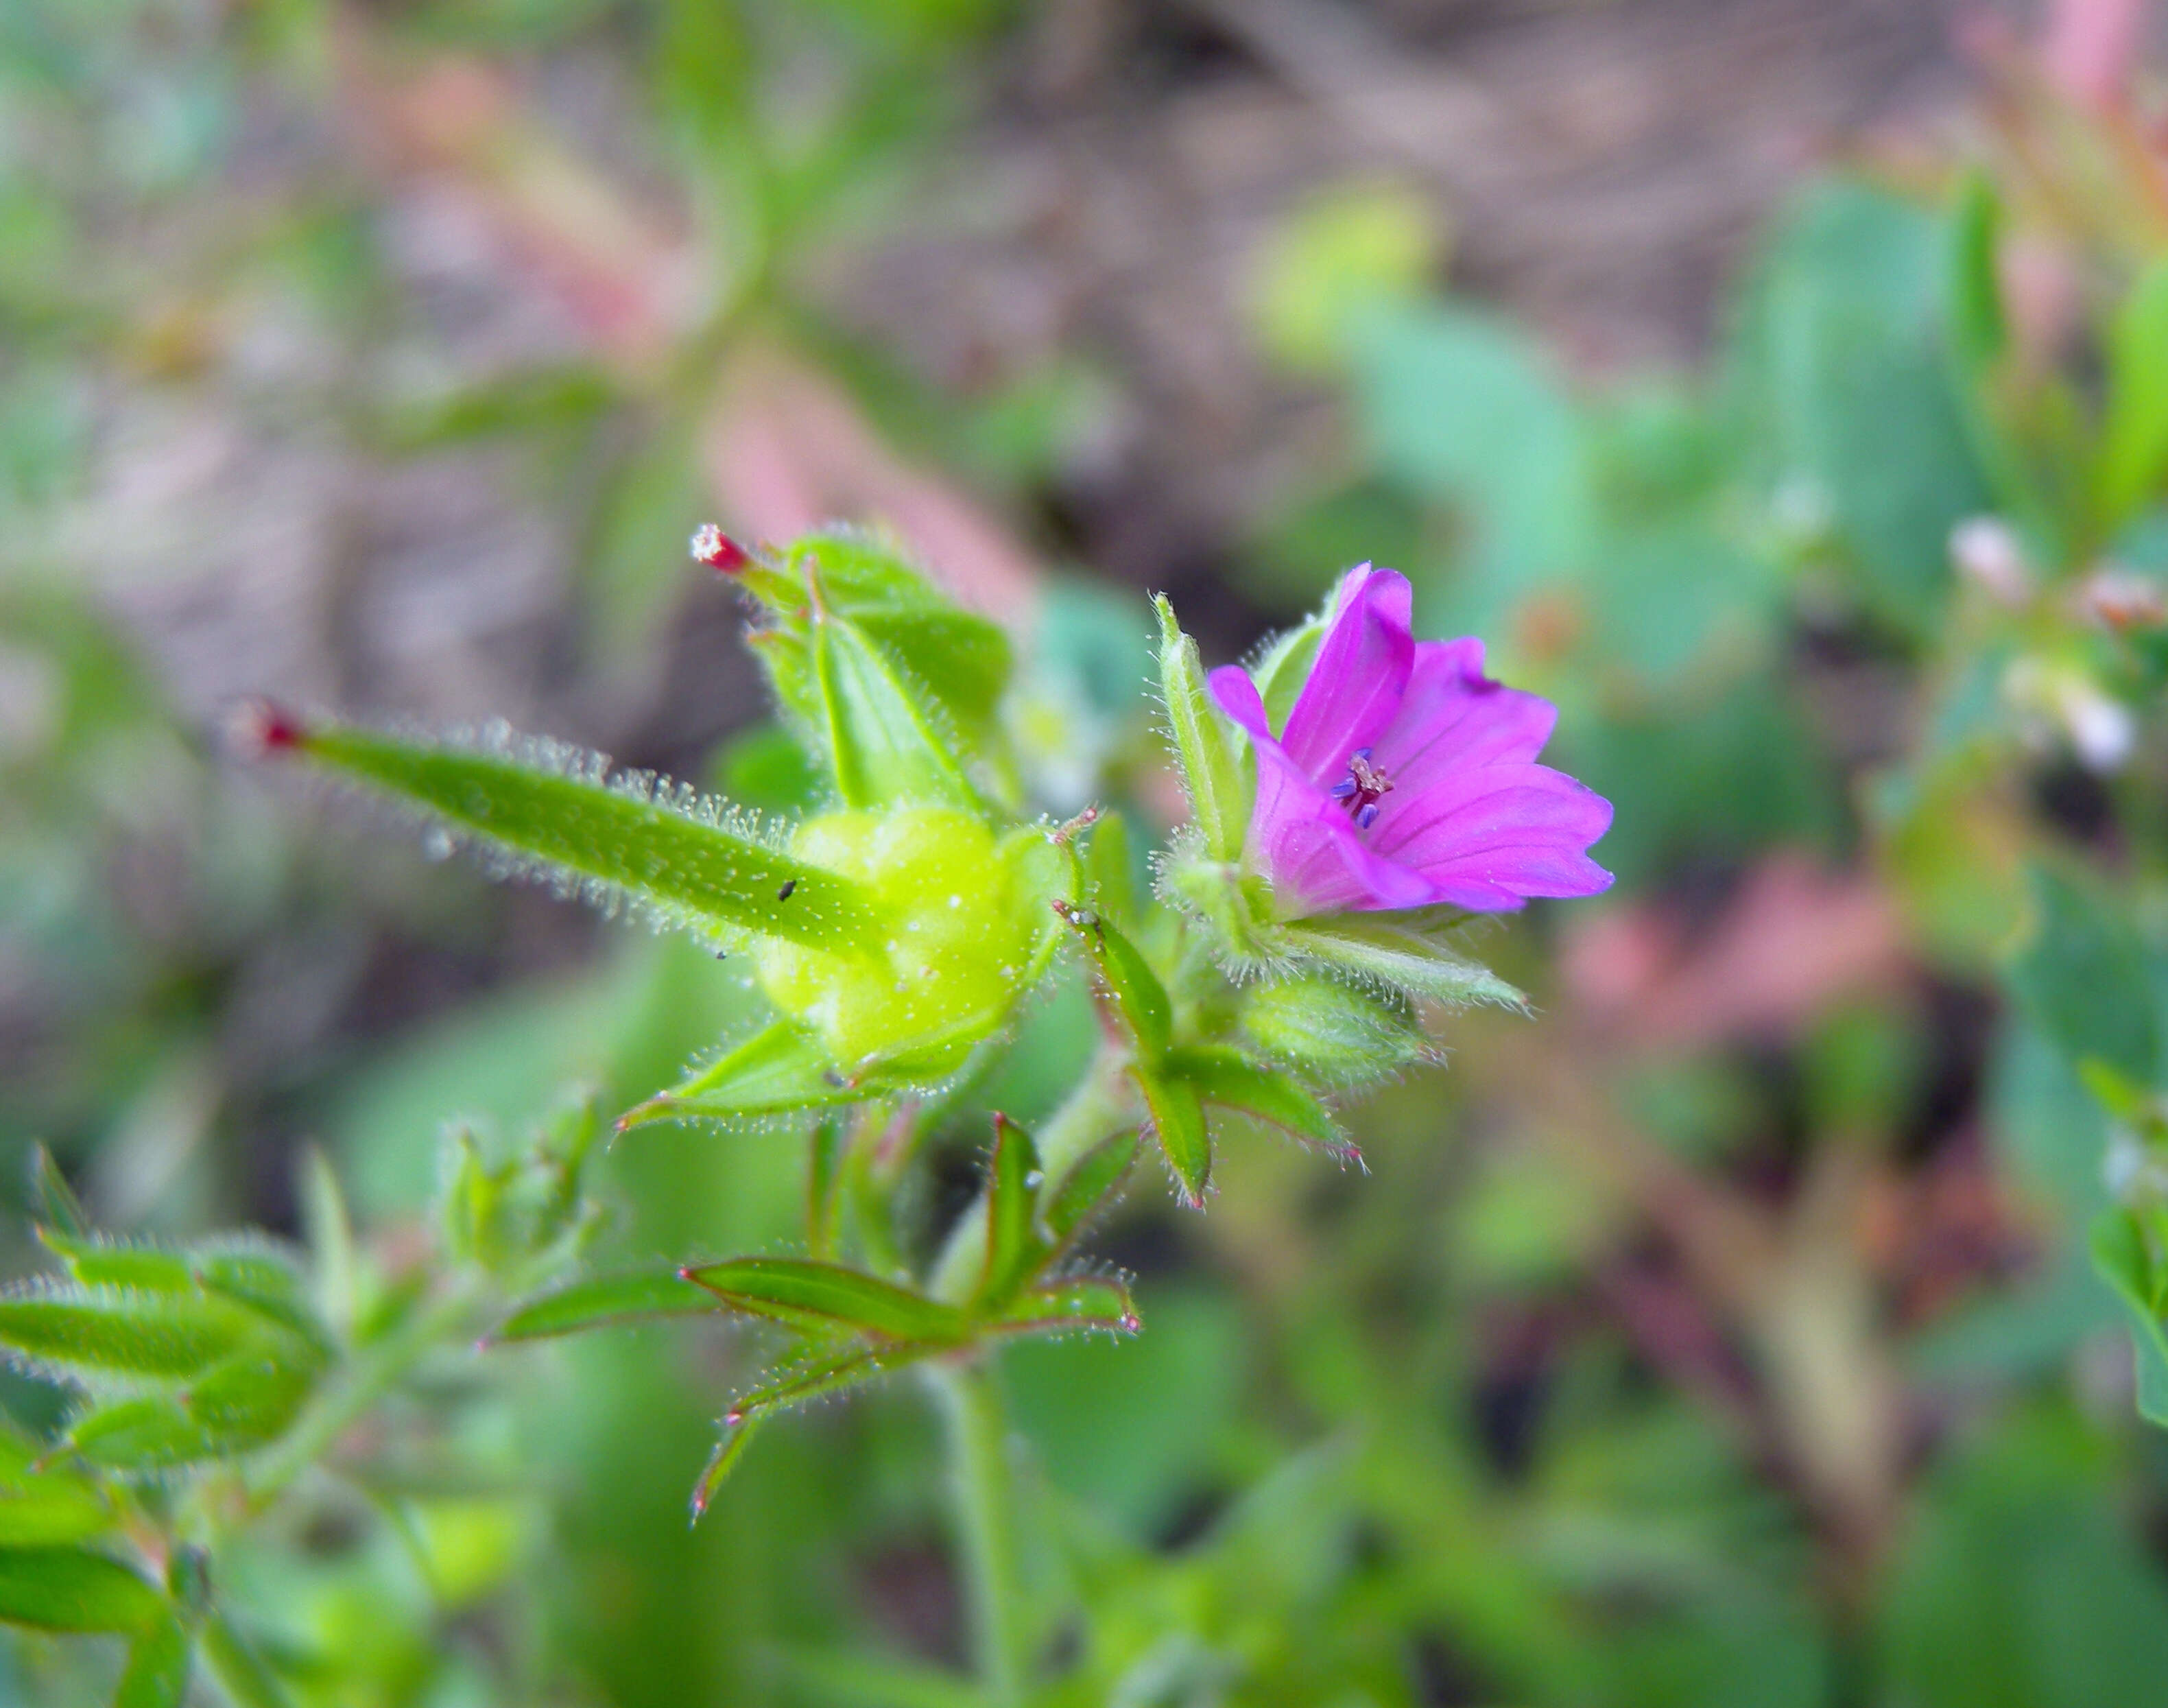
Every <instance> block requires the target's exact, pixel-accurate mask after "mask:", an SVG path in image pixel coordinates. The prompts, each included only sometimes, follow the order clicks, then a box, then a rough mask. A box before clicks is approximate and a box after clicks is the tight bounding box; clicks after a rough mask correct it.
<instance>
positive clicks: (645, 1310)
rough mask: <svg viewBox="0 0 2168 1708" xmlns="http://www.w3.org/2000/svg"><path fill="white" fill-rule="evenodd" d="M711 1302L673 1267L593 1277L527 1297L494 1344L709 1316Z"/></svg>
mask: <svg viewBox="0 0 2168 1708" xmlns="http://www.w3.org/2000/svg"><path fill="white" fill-rule="evenodd" d="M714 1314H715V1301H714V1300H713V1299H711V1298H709V1296H707V1295H706V1294H705V1293H703V1292H702V1291H701V1290H699V1288H697V1287H695V1286H693V1285H689V1284H688V1280H687V1279H686V1277H685V1276H684V1275H683V1274H682V1273H681V1272H680V1271H679V1270H678V1269H675V1268H672V1269H630V1270H627V1271H625V1272H624V1274H615V1275H596V1276H592V1277H591V1278H589V1279H588V1280H582V1281H575V1282H573V1283H572V1284H571V1285H570V1286H566V1287H560V1288H558V1289H557V1290H555V1291H554V1292H550V1293H545V1294H544V1295H543V1296H541V1297H540V1298H539V1299H530V1300H529V1301H527V1302H526V1303H525V1304H523V1305H522V1306H519V1307H518V1309H517V1310H515V1311H513V1313H512V1314H511V1315H510V1316H509V1317H506V1318H505V1319H504V1321H503V1322H501V1323H499V1324H498V1325H497V1332H496V1333H493V1334H492V1335H491V1336H490V1340H491V1342H492V1344H495V1343H497V1342H501V1341H503V1342H509V1341H519V1340H543V1339H546V1338H549V1337H550V1336H551V1335H555V1334H577V1333H579V1332H580V1331H581V1330H582V1329H587V1328H603V1327H604V1326H606V1325H608V1324H610V1323H615V1322H640V1321H643V1320H645V1319H646V1318H649V1317H709V1316H713V1315H714Z"/></svg>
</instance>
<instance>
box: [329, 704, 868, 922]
mask: <svg viewBox="0 0 2168 1708" xmlns="http://www.w3.org/2000/svg"><path fill="white" fill-rule="evenodd" d="M290 745H291V746H292V747H293V748H295V749H296V750H297V751H299V752H300V753H302V754H304V755H305V756H306V757H307V758H310V759H312V760H314V761H315V762H316V763H317V764H321V765H322V766H324V767H326V768H327V769H330V770H332V771H334V772H336V773H337V774H340V775H341V776H343V777H345V778H348V780H353V781H354V782H358V783H361V784H364V785H368V786H369V787H371V788H374V789H376V790H381V791H384V792H385V793H388V794H390V795H394V796H396V797H397V798H398V799H400V800H401V801H405V802H406V803H407V804H409V805H411V806H417V807H420V808H422V810H423V811H426V812H428V813H429V814H431V815H432V816H433V817H436V818H437V819H438V820H440V821H441V822H443V824H444V826H445V827H448V828H449V829H451V830H453V831H455V832H457V833H460V834H462V835H465V836H469V837H472V838H477V839H478V840H480V841H481V843H484V844H485V845H486V847H487V848H489V849H492V850H494V851H496V852H497V853H498V854H500V855H503V856H508V857H510V858H511V859H513V861H515V862H518V861H533V862H534V863H535V864H536V865H538V866H539V868H541V869H542V870H543V871H544V872H545V873H549V874H555V875H559V876H560V877H562V878H564V879H566V880H569V881H571V883H573V884H575V885H577V886H579V887H580V888H581V889H582V891H585V892H586V893H587V894H588V896H589V897H590V899H592V900H595V901H598V902H601V903H602V904H603V905H604V906H605V907H608V906H610V905H611V904H613V903H620V904H621V903H624V902H630V903H632V904H633V905H635V907H639V908H640V909H641V910H643V911H645V912H646V913H650V914H651V915H652V916H653V917H655V918H656V919H658V920H660V921H661V922H662V923H666V924H668V925H671V926H674V927H676V928H680V929H683V930H687V931H690V932H692V933H693V934H696V935H699V936H702V937H704V938H708V939H718V938H720V939H725V940H733V939H736V938H737V937H738V936H740V935H741V934H747V933H750V934H754V935H756V936H759V937H763V938H769V939H782V940H785V941H789V942H794V943H800V944H808V945H811V946H815V947H836V946H839V945H842V944H851V943H855V942H862V941H865V940H868V939H872V938H874V937H877V936H878V934H879V930H880V928H881V924H882V922H881V920H880V918H879V915H878V913H877V912H876V910H875V909H874V907H872V906H871V905H870V903H869V901H868V899H867V897H865V896H864V895H863V893H862V892H861V891H860V890H859V888H858V886H856V885H854V884H853V883H852V882H851V881H849V880H848V879H846V878H844V877H842V876H840V875H837V874H836V873H834V872H832V871H827V870H823V869H822V868H821V867H820V866H817V865H810V864H808V863H807V862H805V861H804V860H802V859H796V858H794V857H793V856H792V855H790V854H786V853H784V851H783V850H782V849H778V848H776V847H775V846H773V844H772V843H769V842H768V841H767V840H765V839H763V838H762V836H761V835H760V834H759V833H758V832H757V828H756V827H754V825H753V824H752V822H751V821H750V820H749V819H747V818H745V817H743V816H741V815H739V814H736V813H735V812H734V811H732V810H731V809H730V808H728V807H726V806H724V805H723V804H722V803H720V802H719V801H715V800H713V799H712V798H708V797H703V796H700V795H696V794H694V793H693V791H692V790H689V789H684V788H672V787H671V786H669V785H658V784H657V783H656V780H654V779H652V778H647V777H644V776H640V775H638V774H627V775H624V776H620V777H618V778H616V779H614V780H612V779H611V778H610V777H609V774H608V761H607V760H605V759H603V758H601V757H600V756H599V755H577V754H575V755H570V756H566V754H564V753H563V752H562V751H561V750H559V749H555V748H541V747H539V746H538V747H535V748H531V749H523V748H519V747H518V746H517V745H516V744H515V743H513V742H511V741H510V740H509V739H508V738H507V741H506V742H503V743H502V744H501V750H500V749H499V748H470V747H462V746H458V745H453V744H449V743H431V742H419V741H410V740H406V739H403V738H401V737H396V736H390V735H381V734H378V733H375V732H371V731H366V730H361V729H356V728H351V727H339V726H326V727H322V728H311V729H304V730H301V731H300V732H298V733H297V734H296V735H295V737H294V738H293V740H292V742H291V743H290ZM553 760H554V761H555V763H550V762H551V761H553Z"/></svg>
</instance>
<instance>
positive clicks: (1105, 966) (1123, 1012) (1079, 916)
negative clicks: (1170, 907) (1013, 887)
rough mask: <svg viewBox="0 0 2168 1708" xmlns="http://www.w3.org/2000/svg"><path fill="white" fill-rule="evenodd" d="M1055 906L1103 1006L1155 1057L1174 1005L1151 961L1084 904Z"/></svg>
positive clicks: (1148, 1057) (1166, 1040)
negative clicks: (1078, 945)
mask: <svg viewBox="0 0 2168 1708" xmlns="http://www.w3.org/2000/svg"><path fill="white" fill-rule="evenodd" d="M1054 909H1055V912H1056V913H1059V914H1060V916H1061V917H1062V918H1064V919H1065V920H1067V921H1068V922H1069V923H1070V925H1071V928H1073V929H1074V930H1075V932H1076V938H1077V940H1078V941H1079V942H1080V943H1081V944H1083V946H1084V955H1085V959H1086V960H1088V961H1089V962H1090V963H1091V966H1092V985H1093V987H1094V988H1095V989H1096V990H1097V992H1098V994H1099V998H1100V1005H1101V1007H1102V1008H1104V1009H1107V1010H1109V1011H1111V1013H1112V1014H1113V1018H1114V1020H1115V1022H1116V1024H1119V1026H1120V1027H1121V1029H1122V1030H1123V1031H1124V1032H1125V1033H1127V1034H1128V1035H1129V1038H1130V1040H1132V1041H1133V1042H1134V1045H1135V1046H1136V1050H1137V1054H1138V1055H1139V1056H1141V1057H1142V1058H1143V1059H1144V1060H1145V1061H1146V1062H1155V1061H1156V1060H1158V1059H1159V1057H1160V1056H1163V1055H1164V1054H1166V1048H1167V1046H1168V1045H1169V1044H1170V1043H1171V1042H1172V1041H1173V1037H1174V1005H1173V1003H1172V1002H1171V1001H1169V1000H1168V998H1167V994H1166V986H1165V985H1163V984H1161V982H1160V979H1159V975H1158V974H1157V973H1156V972H1154V971H1152V969H1151V963H1150V962H1149V961H1148V960H1145V958H1144V955H1142V954H1141V953H1140V951H1139V950H1138V949H1137V946H1136V945H1135V944H1133V943H1131V942H1130V941H1129V939H1128V938H1126V937H1124V935H1123V934H1121V932H1120V931H1119V930H1118V929H1117V928H1115V927H1113V925H1111V924H1109V923H1108V922H1107V921H1106V920H1105V919H1104V918H1101V917H1100V915H1099V914H1097V913H1095V912H1093V911H1092V909H1091V908H1089V907H1071V906H1070V905H1069V904H1068V903H1067V902H1055V904H1054Z"/></svg>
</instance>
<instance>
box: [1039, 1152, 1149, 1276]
mask: <svg viewBox="0 0 2168 1708" xmlns="http://www.w3.org/2000/svg"><path fill="white" fill-rule="evenodd" d="M1143 1143H1144V1134H1143V1132H1142V1131H1140V1130H1139V1129H1137V1128H1134V1127H1133V1128H1131V1129H1130V1130H1129V1131H1127V1132H1125V1133H1116V1134H1115V1135H1114V1136H1113V1137H1112V1138H1110V1139H1102V1140H1101V1141H1099V1142H1098V1143H1097V1144H1096V1145H1094V1146H1092V1148H1091V1149H1090V1150H1088V1151H1087V1152H1085V1153H1084V1154H1083V1155H1082V1156H1081V1157H1078V1158H1077V1159H1076V1162H1075V1163H1073V1164H1071V1168H1070V1170H1069V1172H1068V1173H1065V1174H1064V1175H1063V1176H1062V1177H1061V1179H1060V1180H1059V1181H1058V1182H1057V1183H1056V1184H1055V1188H1054V1190H1053V1191H1052V1192H1050V1193H1049V1194H1048V1195H1047V1196H1046V1210H1045V1214H1044V1216H1043V1217H1042V1218H1041V1220H1042V1221H1044V1224H1045V1226H1046V1231H1047V1232H1048V1233H1049V1235H1050V1236H1051V1237H1052V1238H1053V1241H1054V1248H1055V1253H1056V1254H1057V1255H1058V1254H1059V1253H1061V1252H1064V1251H1066V1250H1067V1249H1068V1248H1069V1247H1070V1246H1071V1244H1072V1243H1074V1242H1075V1241H1076V1237H1077V1236H1078V1235H1079V1234H1081V1232H1083V1231H1084V1230H1085V1228H1086V1227H1087V1226H1090V1225H1091V1223H1092V1221H1093V1219H1094V1218H1096V1217H1097V1216H1098V1215H1099V1213H1100V1211H1101V1210H1104V1209H1105V1208H1106V1207H1107V1205H1108V1204H1109V1203H1111V1202H1112V1201H1113V1197H1114V1195H1115V1194H1116V1193H1117V1192H1119V1190H1120V1189H1121V1185H1122V1182H1123V1181H1124V1180H1126V1179H1129V1168H1130V1166H1131V1165H1132V1164H1133V1163H1135V1161H1136V1159H1137V1152H1138V1150H1139V1149H1140V1148H1141V1147H1142V1145H1143Z"/></svg>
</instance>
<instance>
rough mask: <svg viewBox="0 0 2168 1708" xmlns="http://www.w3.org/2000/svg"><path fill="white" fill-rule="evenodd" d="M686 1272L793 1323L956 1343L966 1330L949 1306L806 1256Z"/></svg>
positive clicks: (740, 1302) (757, 1311) (742, 1304)
mask: <svg viewBox="0 0 2168 1708" xmlns="http://www.w3.org/2000/svg"><path fill="white" fill-rule="evenodd" d="M683 1274H684V1276H685V1279H686V1280H688V1281H691V1282H693V1284H694V1285H697V1286H701V1287H704V1288H706V1289H707V1290H709V1292H711V1293H713V1294H714V1295H715V1296H716V1297H717V1298H719V1299H720V1300H721V1301H723V1302H724V1303H725V1305H727V1306H730V1307H731V1309H732V1310H734V1311H742V1312H747V1313H748V1314H749V1315H752V1316H755V1317H768V1318H770V1319H772V1320H773V1321H775V1322H783V1323H786V1324H788V1325H789V1326H790V1327H792V1328H800V1329H812V1330H816V1331H823V1332H826V1331H832V1330H835V1329H838V1328H842V1329H850V1330H855V1331H856V1332H858V1333H862V1334H868V1335H871V1336H874V1338H878V1339H881V1340H894V1341H933V1342H937V1343H941V1344H954V1343H955V1342H957V1341H959V1340H960V1339H962V1338H964V1333H965V1332H966V1326H967V1325H966V1322H965V1319H964V1315H963V1313H962V1312H959V1310H958V1309H957V1308H956V1307H955V1306H953V1305H947V1304H943V1303H942V1302H941V1301H938V1300H934V1299H928V1298H927V1297H926V1296H924V1295H923V1294H920V1293H915V1292H912V1291H911V1290H909V1289H907V1288H904V1287H899V1286H897V1285H895V1283H893V1282H890V1281H884V1280H880V1279H879V1277H877V1276H874V1275H869V1274H863V1273H862V1272H860V1271H858V1270H857V1269H845V1268H843V1267H842V1266H841V1265H840V1264H828V1263H816V1262H815V1261H813V1260H811V1259H810V1258H737V1259H736V1260H735V1261H732V1262H729V1263H720V1264H702V1265H700V1266H699V1267H697V1268H689V1267H688V1269H685V1270H684V1271H683Z"/></svg>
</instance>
